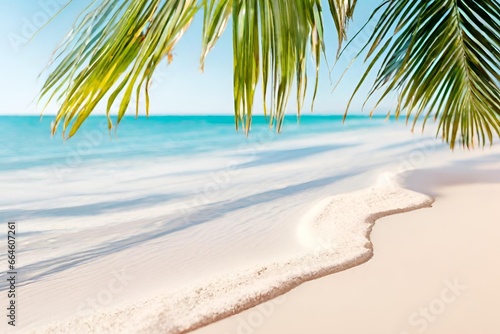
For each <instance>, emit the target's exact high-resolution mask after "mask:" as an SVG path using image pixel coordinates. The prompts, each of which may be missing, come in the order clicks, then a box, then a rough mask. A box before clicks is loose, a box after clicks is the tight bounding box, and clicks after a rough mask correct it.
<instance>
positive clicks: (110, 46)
mask: <svg viewBox="0 0 500 334" xmlns="http://www.w3.org/2000/svg"><path fill="white" fill-rule="evenodd" d="M94 2H95V1H94ZM198 9H199V4H198V3H197V1H196V0H169V1H162V0H148V1H136V0H124V1H121V2H116V1H113V0H102V1H100V4H99V5H98V6H97V7H96V8H93V9H92V10H88V13H86V14H85V15H84V16H83V17H82V18H81V19H80V20H79V21H78V23H77V24H76V25H75V27H74V29H73V30H72V31H71V33H70V34H69V35H68V38H67V39H66V41H65V42H64V43H63V45H62V46H61V47H60V49H59V54H58V55H57V57H56V59H55V60H56V61H57V62H58V65H57V66H56V67H55V69H54V70H53V71H52V72H51V73H50V75H49V77H48V79H47V80H46V82H45V84H44V86H43V88H42V91H41V98H44V97H45V98H46V103H47V104H48V103H50V101H51V100H53V99H57V100H58V101H61V107H60V110H59V111H58V114H57V117H56V120H55V122H54V126H53V129H52V131H53V133H54V132H55V131H56V129H57V127H58V125H59V124H60V123H61V122H62V123H63V136H64V135H65V134H66V131H67V130H68V129H69V133H68V134H67V136H68V137H71V136H72V135H73V134H75V132H76V131H77V130H78V128H79V127H80V126H81V124H82V123H83V121H84V120H85V119H86V118H87V117H88V116H89V115H90V113H91V112H92V111H94V109H95V108H96V107H97V105H98V103H99V102H101V101H103V99H104V98H105V97H108V101H107V109H106V110H107V115H108V124H109V127H110V128H111V127H112V123H111V119H110V117H109V116H110V110H111V107H112V106H113V104H114V103H115V100H117V98H118V97H120V99H121V101H120V103H119V109H118V118H117V123H119V122H120V120H121V119H122V118H123V116H124V114H125V112H126V110H127V108H128V107H129V104H130V103H131V100H132V96H133V94H134V93H135V96H136V110H138V107H139V98H140V95H141V94H140V93H141V90H142V89H143V90H144V92H145V104H146V112H148V111H149V94H148V86H149V84H150V82H151V79H152V75H153V73H154V71H155V69H156V68H157V66H158V65H159V64H160V62H161V61H162V60H163V59H164V58H165V57H170V56H171V52H172V49H173V48H174V46H175V44H176V43H177V41H178V40H179V38H180V37H181V36H182V34H183V33H184V32H185V31H186V29H187V28H188V27H189V25H190V23H191V21H192V19H193V17H194V15H195V14H196V12H197V11H198Z"/></svg>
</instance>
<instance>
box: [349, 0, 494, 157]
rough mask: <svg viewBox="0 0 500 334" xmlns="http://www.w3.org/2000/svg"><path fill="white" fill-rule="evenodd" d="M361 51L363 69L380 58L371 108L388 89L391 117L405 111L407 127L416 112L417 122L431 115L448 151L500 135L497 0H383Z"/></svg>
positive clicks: (369, 69) (373, 67)
mask: <svg viewBox="0 0 500 334" xmlns="http://www.w3.org/2000/svg"><path fill="white" fill-rule="evenodd" d="M361 52H367V54H368V55H367V60H368V59H369V66H368V70H367V73H368V72H370V71H373V70H374V69H375V68H377V66H376V65H378V64H379V63H380V62H381V64H382V65H381V67H380V69H379V71H378V73H377V76H376V79H375V82H374V84H373V88H372V90H371V92H370V96H373V94H374V93H375V92H376V91H380V92H381V97H380V98H379V99H378V101H377V103H376V104H375V108H376V107H377V106H378V105H379V103H381V102H382V101H383V100H384V99H386V98H387V97H388V95H389V94H390V93H391V92H392V91H396V92H397V94H398V104H397V108H396V110H395V115H396V117H399V116H400V115H401V114H406V120H407V122H408V121H410V120H411V118H412V117H413V127H415V125H416V123H417V121H418V120H419V119H421V118H423V125H422V126H423V127H425V124H426V121H427V120H428V119H429V118H431V117H433V118H434V119H435V120H439V129H438V131H439V132H438V133H441V136H442V138H443V140H445V141H446V142H448V143H449V145H450V147H451V148H452V149H453V148H454V147H455V145H456V143H457V142H459V143H460V144H461V145H462V146H464V147H468V148H470V147H474V146H475V145H480V146H481V145H485V144H486V143H488V142H489V143H492V142H493V140H494V136H500V88H499V82H500V4H499V3H498V1H497V0H427V1H413V0H392V1H389V2H388V3H387V4H386V7H385V9H384V10H383V11H382V13H381V15H380V18H379V19H378V22H377V24H376V27H375V30H374V32H373V34H372V35H371V38H370V40H369V41H368V42H367V43H366V45H365V48H364V49H363V50H362V51H361ZM366 77H367V76H366V75H365V76H364V77H363V78H362V80H361V82H360V83H359V85H358V87H357V88H356V91H355V93H354V95H353V97H354V96H355V95H356V92H357V90H358V89H359V87H360V86H361V84H362V83H363V82H364V81H365V79H366ZM370 96H369V97H370ZM351 101H352V98H351ZM375 108H374V109H375ZM347 109H349V106H348V108H347ZM421 116H422V117H421Z"/></svg>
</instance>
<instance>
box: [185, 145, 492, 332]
mask: <svg viewBox="0 0 500 334" xmlns="http://www.w3.org/2000/svg"><path fill="white" fill-rule="evenodd" d="M499 160H500V159H499V156H498V155H490V156H487V157H483V158H481V159H476V160H473V159H472V160H471V159H469V160H462V161H460V160H459V161H455V162H454V163H453V164H448V165H445V166H442V167H439V168H434V169H427V170H418V171H414V172H411V173H410V174H409V175H406V181H405V184H406V185H407V186H408V187H409V188H410V189H413V190H416V191H419V192H423V193H425V194H428V195H431V196H434V197H435V199H436V201H435V203H434V204H433V207H432V208H430V209H421V210H417V211H413V212H409V213H404V214H398V215H393V216H389V217H386V218H382V219H380V220H378V221H377V222H376V224H375V227H374V229H373V231H372V234H371V241H372V243H373V246H374V257H373V258H372V259H371V260H370V261H368V262H367V263H365V264H362V265H360V266H358V267H355V268H353V269H349V270H346V271H343V272H340V273H337V274H334V275H331V276H327V277H324V278H321V279H318V280H315V281H311V282H308V283H305V284H303V285H301V286H299V287H297V288H295V289H294V290H292V291H291V292H289V293H287V294H285V295H283V296H281V297H280V298H278V299H275V300H271V301H269V302H267V303H265V304H262V305H260V306H257V307H254V308H252V309H249V310H247V311H245V312H242V313H240V314H238V315H235V316H233V317H230V318H228V319H225V320H223V321H219V322H217V323H214V324H211V325H209V326H207V327H205V328H202V329H199V330H197V331H194V332H193V333H196V334H279V333H287V334H294V333H297V334H299V333H300V334H303V333H315V334H322V333H325V334H327V333H328V334H331V333H342V334H358V333H359V334H361V333H362V334H392V333H394V334H413V333H429V334H432V333H440V334H442V333H446V334H451V333H453V334H478V333H481V334H498V333H500V318H499V317H498V312H499V311H500V289H499V285H498V282H500V265H499V264H500V260H499V259H498V256H500V243H499V239H500V218H499V213H498V208H499V205H500V204H499V200H500V168H499V167H500V163H498V161H499Z"/></svg>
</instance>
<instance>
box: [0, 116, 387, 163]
mask: <svg viewBox="0 0 500 334" xmlns="http://www.w3.org/2000/svg"><path fill="white" fill-rule="evenodd" d="M52 120H53V117H50V116H45V117H43V118H40V117H36V116H32V117H9V116H4V117H0V170H21V169H26V168H34V167H43V166H48V165H54V164H67V163H68V161H67V160H68V159H72V158H74V156H75V155H78V162H79V163H92V162H97V161H101V162H102V161H104V162H105V161H113V160H130V159H136V158H154V157H175V156H190V155H193V154H199V153H208V152H213V151H219V152H220V151H221V150H231V149H234V148H237V147H239V146H241V145H248V144H249V145H251V144H255V143H258V144H263V143H264V144H265V143H272V142H280V141H281V142H286V141H287V140H290V139H301V138H302V139H304V138H308V137H311V136H312V135H317V134H328V133H332V134H333V133H339V132H340V133H342V132H345V133H347V132H349V131H352V130H358V129H363V128H366V129H369V128H377V127H381V126H383V125H385V118H383V117H375V118H372V119H370V118H368V117H365V116H349V117H348V119H347V121H346V122H345V123H343V122H342V116H303V117H301V119H300V122H298V121H297V117H295V116H287V117H286V119H285V123H284V129H283V132H282V133H281V134H276V132H275V131H274V130H272V129H269V128H268V126H267V123H266V120H265V118H264V117H263V116H256V117H254V120H253V123H252V131H251V133H250V136H249V137H248V138H246V137H245V135H244V133H243V131H241V130H240V131H239V132H237V131H236V130H235V126H234V117H232V116H158V117H150V118H145V117H140V118H137V119H136V118H134V117H125V119H124V120H123V121H122V123H120V125H119V126H118V127H117V128H115V129H113V130H111V131H110V132H109V131H108V129H107V122H106V118H105V117H99V116H95V117H90V118H89V119H88V120H87V121H86V123H84V125H83V126H82V128H81V129H80V130H79V132H78V133H77V134H76V135H75V136H74V137H72V138H71V139H69V140H66V141H64V140H63V139H62V136H61V131H60V130H59V132H58V133H56V135H55V136H53V137H52V136H51V134H50V124H51V122H52ZM391 122H392V121H391ZM73 160H74V159H73ZM69 162H70V163H71V161H69Z"/></svg>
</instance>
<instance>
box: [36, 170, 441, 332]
mask: <svg viewBox="0 0 500 334" xmlns="http://www.w3.org/2000/svg"><path fill="white" fill-rule="evenodd" d="M432 202H433V199H432V198H430V197H428V196H426V195H422V194H419V193H416V192H413V191H410V190H407V189H404V188H401V187H400V186H399V185H397V184H396V183H390V184H389V183H387V178H386V177H384V182H383V183H382V184H381V185H380V184H378V185H376V186H374V187H371V188H369V189H365V190H361V191H356V192H351V193H346V194H342V195H337V196H332V197H329V198H327V199H325V200H323V201H321V202H320V203H319V204H317V205H316V206H314V207H313V208H312V209H311V210H310V211H309V212H307V213H306V215H305V216H304V218H303V219H302V221H301V222H300V224H299V225H298V226H297V237H298V240H299V242H300V244H301V245H303V246H304V247H303V251H302V253H301V254H299V255H295V256H293V257H285V258H282V259H279V260H275V261H271V262H269V263H262V264H260V265H257V266H252V267H251V268H247V269H245V270H240V271H235V272H228V273H226V274H224V275H223V276H219V277H213V278H211V279H210V280H205V281H203V282H199V283H195V284H191V285H188V286H185V287H184V288H182V289H180V290H177V291H176V292H174V293H167V294H161V295H158V296H156V297H155V298H152V299H148V300H143V301H140V302H137V303H135V304H131V305H128V306H126V307H122V308H118V309H114V310H113V311H108V312H101V313H93V314H91V315H88V316H83V317H79V318H75V319H72V320H70V321H68V322H65V323H59V324H56V325H51V326H50V327H47V328H44V329H42V330H41V331H40V332H42V333H60V332H70V331H73V332H78V333H83V332H87V331H93V332H115V333H117V332H120V333H129V332H130V333H172V334H174V333H185V332H188V331H190V330H193V329H195V328H199V327H201V326H203V325H206V324H208V323H211V322H214V321H216V320H218V319H222V318H225V317H227V316H230V315H233V314H236V313H238V312H241V311H243V310H245V309H248V308H250V307H253V306H255V305H257V304H259V303H262V302H263V301H266V300H269V299H272V298H275V297H277V296H280V295H282V294H283V293H285V292H287V291H289V290H291V289H293V288H294V287H296V286H298V285H300V284H301V283H304V282H306V281H309V280H312V279H316V278H319V277H322V276H325V275H328V274H332V273H335V272H338V271H341V270H345V269H348V268H350V267H353V266H356V265H359V264H361V263H363V262H365V261H368V260H369V259H370V258H371V256H372V255H373V252H372V250H373V248H372V245H371V242H370V239H369V234H370V231H371V228H372V226H373V223H374V222H375V220H376V219H377V218H380V217H382V216H386V215H389V214H395V213H400V212H405V211H409V210H414V209H417V208H422V207H427V206H430V205H431V204H432Z"/></svg>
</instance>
